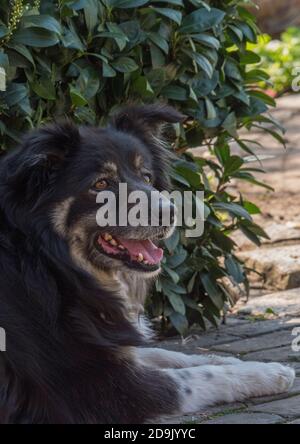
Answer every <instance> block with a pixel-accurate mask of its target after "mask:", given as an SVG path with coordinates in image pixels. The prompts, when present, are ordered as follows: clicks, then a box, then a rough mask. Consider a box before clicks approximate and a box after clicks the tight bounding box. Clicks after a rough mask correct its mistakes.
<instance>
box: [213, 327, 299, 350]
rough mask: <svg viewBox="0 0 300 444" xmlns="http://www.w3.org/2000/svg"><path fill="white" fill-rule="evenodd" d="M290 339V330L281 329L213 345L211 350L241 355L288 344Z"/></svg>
mask: <svg viewBox="0 0 300 444" xmlns="http://www.w3.org/2000/svg"><path fill="white" fill-rule="evenodd" d="M292 340H293V336H292V334H291V330H282V331H276V332H273V333H269V334H265V335H262V336H260V337H259V338H257V337H253V338H249V339H242V340H241V341H235V342H231V343H226V344H222V345H217V346H213V347H212V350H216V351H224V352H229V353H234V354H240V355H243V354H246V353H250V352H255V351H260V350H264V351H266V350H267V349H273V348H275V347H281V346H285V345H290V344H291V342H292Z"/></svg>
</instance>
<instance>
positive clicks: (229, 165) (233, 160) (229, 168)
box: [224, 156, 244, 176]
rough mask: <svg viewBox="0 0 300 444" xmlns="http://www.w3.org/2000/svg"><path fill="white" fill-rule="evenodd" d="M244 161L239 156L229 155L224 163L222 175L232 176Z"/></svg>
mask: <svg viewBox="0 0 300 444" xmlns="http://www.w3.org/2000/svg"><path fill="white" fill-rule="evenodd" d="M243 164H244V161H243V159H242V158H241V157H239V156H231V157H229V159H228V160H227V161H226V163H225V168H224V176H232V175H233V174H234V173H236V171H238V170H239V169H240V168H241V166H242V165H243Z"/></svg>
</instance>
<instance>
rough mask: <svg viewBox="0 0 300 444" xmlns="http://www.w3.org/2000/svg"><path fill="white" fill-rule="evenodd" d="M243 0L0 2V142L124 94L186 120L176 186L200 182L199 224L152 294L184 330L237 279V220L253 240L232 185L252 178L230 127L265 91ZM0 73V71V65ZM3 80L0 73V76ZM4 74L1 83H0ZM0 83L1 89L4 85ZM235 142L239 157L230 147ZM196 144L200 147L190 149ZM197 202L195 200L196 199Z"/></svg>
mask: <svg viewBox="0 0 300 444" xmlns="http://www.w3.org/2000/svg"><path fill="white" fill-rule="evenodd" d="M248 3H249V2H248V1H243V0H218V1H213V0H212V1H202V0H101V1H100V0H84V1H83V0H60V1H59V2H57V1H54V0H43V1H41V2H38V1H32V2H29V1H20V0H14V1H12V2H11V4H12V6H11V8H10V10H9V8H7V1H4V0H0V18H1V21H0V38H1V44H0V46H1V49H0V51H1V52H0V66H1V67H2V80H3V73H5V76H6V84H7V88H6V91H3V92H2V93H0V117H1V120H0V132H1V148H2V149H3V150H6V149H8V148H9V147H10V146H11V145H13V144H15V143H16V142H17V141H18V140H19V137H20V134H22V133H23V132H24V130H27V129H29V128H32V127H36V126H38V125H40V124H41V123H43V122H46V121H48V120H51V119H53V118H54V117H58V116H64V115H67V116H69V117H71V118H73V119H74V120H75V121H76V122H78V123H89V124H104V123H105V121H106V119H107V117H108V115H110V114H112V113H113V112H114V111H115V110H116V109H117V108H118V107H119V106H121V105H122V104H124V102H127V101H128V100H131V101H132V100H135V101H137V102H139V101H142V102H153V101H156V100H162V101H168V102H170V103H171V104H173V105H174V106H176V107H177V108H178V109H180V110H181V111H182V112H183V113H185V114H187V115H188V116H189V120H188V122H187V123H186V124H184V125H182V126H179V125H178V126H176V127H175V129H176V134H177V142H176V144H175V145H174V150H176V152H177V153H178V155H179V157H178V161H176V162H175V163H174V171H173V175H172V176H173V180H174V187H175V188H178V189H181V190H193V191H196V190H203V191H204V193H205V215H206V226H205V232H204V235H203V236H202V237H199V238H185V236H184V232H183V230H179V229H178V230H176V232H175V233H174V235H173V236H172V238H171V239H169V240H167V241H166V255H165V261H164V264H163V274H162V276H161V278H160V280H159V281H158V283H157V286H156V291H155V292H154V294H153V295H152V298H151V300H150V301H149V304H148V310H149V311H150V313H151V314H152V316H156V317H160V319H162V320H163V322H164V324H165V326H167V325H168V324H167V323H166V322H165V321H166V319H170V320H171V322H172V324H173V326H175V328H176V329H177V330H178V331H179V332H180V333H182V334H183V333H185V332H186V330H187V328H188V325H190V324H192V323H194V322H197V323H200V325H202V326H203V327H204V319H205V318H206V319H208V320H209V321H211V322H212V323H213V324H216V322H217V318H219V317H220V312H221V310H222V309H223V306H224V302H225V301H228V300H230V294H229V293H228V291H227V289H226V288H227V287H225V285H224V278H225V277H227V278H228V279H230V280H231V281H232V282H233V283H234V284H235V285H237V284H239V285H242V284H243V285H245V286H246V287H247V279H246V276H245V272H244V270H243V266H242V264H241V263H240V261H239V260H238V259H237V257H236V256H235V253H234V249H235V244H234V242H233V241H232V240H231V239H230V234H231V233H232V232H233V231H235V230H237V229H240V230H242V232H243V233H244V234H245V235H246V236H248V237H249V238H250V239H251V240H252V241H253V242H255V243H256V244H259V242H260V241H259V238H260V236H265V233H264V232H263V230H262V229H261V228H260V227H258V226H257V225H256V224H255V223H254V222H253V220H252V216H251V215H252V214H255V213H257V212H259V209H258V208H257V207H256V206H255V205H254V204H252V203H250V202H247V201H245V200H244V199H243V197H242V196H240V195H238V194H236V193H234V192H233V191H229V189H228V185H229V184H230V181H231V180H232V179H235V180H244V181H248V182H250V183H252V184H257V183H258V182H257V181H256V179H255V177H254V176H253V174H254V173H255V171H256V170H255V169H254V168H251V167H250V164H249V162H250V161H253V158H255V154H254V153H253V148H254V145H253V143H250V142H248V141H247V140H245V139H241V138H239V136H238V130H239V129H241V128H244V129H245V130H246V131H247V130H250V129H251V128H252V127H253V126H254V127H257V126H258V127H262V126H265V130H266V131H268V132H270V133H271V134H273V135H274V137H276V138H277V139H280V140H281V136H280V135H279V132H278V131H273V129H272V128H271V126H270V122H271V119H270V118H269V117H267V116H266V115H262V114H263V113H265V112H266V111H267V107H268V105H274V102H273V100H272V99H271V98H270V97H269V96H267V95H265V94H264V93H263V92H262V91H260V90H259V89H258V88H257V87H256V84H257V82H259V81H261V80H266V79H267V78H268V76H267V74H266V73H265V72H264V71H263V70H260V69H257V68H253V69H252V68H251V66H252V65H253V64H256V63H257V62H258V61H259V57H258V56H257V55H256V54H255V53H254V52H252V51H250V50H249V49H248V48H247V44H248V43H249V42H251V43H255V42H256V40H257V32H258V31H257V28H256V25H255V20H254V17H253V15H252V14H251V13H249V12H248V9H247V4H248ZM0 74H1V72H0ZM0 84H1V82H0ZM2 84H3V81H2ZM2 89H3V88H2ZM233 140H235V141H236V143H237V144H238V145H239V147H240V149H241V151H242V152H244V157H242V156H238V155H236V154H232V153H231V145H230V144H231V142H232V141H233ZM196 146H198V147H199V146H202V147H206V148H205V156H203V157H199V155H198V156H195V157H193V155H192V153H191V151H190V150H189V151H187V148H192V147H196ZM194 203H195V204H197V203H198V204H199V202H197V201H196V199H195V201H194Z"/></svg>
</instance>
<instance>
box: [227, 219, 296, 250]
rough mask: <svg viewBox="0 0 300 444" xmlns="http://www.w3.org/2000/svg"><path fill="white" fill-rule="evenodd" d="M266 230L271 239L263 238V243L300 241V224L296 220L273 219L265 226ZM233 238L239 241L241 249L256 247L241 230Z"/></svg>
mask: <svg viewBox="0 0 300 444" xmlns="http://www.w3.org/2000/svg"><path fill="white" fill-rule="evenodd" d="M264 230H265V232H266V233H267V235H268V236H269V238H270V239H265V238H263V239H262V240H261V242H262V245H269V246H271V245H272V244H279V243H291V241H293V242H294V243H296V242H297V241H300V224H299V223H298V224H296V223H295V222H290V221H289V222H286V223H278V222H276V221H271V222H269V223H267V224H266V225H265V226H264ZM232 239H233V240H234V241H235V242H236V243H237V245H238V247H239V249H240V250H241V251H245V250H246V249H247V250H249V249H254V248H256V247H255V245H254V244H253V243H252V242H251V241H250V240H249V239H248V238H246V237H245V236H244V235H243V234H242V233H240V232H239V231H238V232H236V233H235V234H234V235H233V236H232Z"/></svg>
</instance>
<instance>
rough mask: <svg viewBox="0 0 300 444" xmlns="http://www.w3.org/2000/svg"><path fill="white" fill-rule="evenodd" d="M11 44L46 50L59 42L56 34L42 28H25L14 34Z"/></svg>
mask: <svg viewBox="0 0 300 444" xmlns="http://www.w3.org/2000/svg"><path fill="white" fill-rule="evenodd" d="M11 42H12V43H20V44H23V45H27V46H34V47H37V48H47V47H49V46H54V45H56V44H57V43H58V42H59V37H58V34H57V33H55V32H51V31H48V30H46V29H42V28H25V29H20V30H18V31H16V32H15V34H14V36H13V38H12V40H11Z"/></svg>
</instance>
